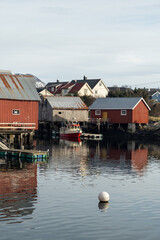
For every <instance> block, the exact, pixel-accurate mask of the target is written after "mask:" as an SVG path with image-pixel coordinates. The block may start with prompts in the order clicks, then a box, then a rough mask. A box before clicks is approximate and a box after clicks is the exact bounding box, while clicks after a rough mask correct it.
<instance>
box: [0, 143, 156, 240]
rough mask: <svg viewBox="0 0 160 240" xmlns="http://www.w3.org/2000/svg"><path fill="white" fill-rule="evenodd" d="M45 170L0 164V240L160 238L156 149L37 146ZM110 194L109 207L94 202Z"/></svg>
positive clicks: (116, 145)
mask: <svg viewBox="0 0 160 240" xmlns="http://www.w3.org/2000/svg"><path fill="white" fill-rule="evenodd" d="M35 145H36V148H37V149H40V150H44V151H46V150H47V149H49V153H50V156H49V159H48V161H47V162H43V163H29V162H21V163H20V162H19V161H15V160H14V161H6V160H0V183H1V184H0V236H1V237H0V239H1V240H13V239H17V240H19V239H23V240H25V239H34V240H43V239H47V240H53V239H56V240H62V239H63V240H72V239H73V240H75V239H76V240H81V239H86V240H88V239H93V240H94V239H95V240H97V239H98V240H101V239H112V240H114V239H116V240H117V239H119V240H125V239H127V240H128V239H130V240H131V239H141V240H142V239H145V240H151V239H152V240H156V239H157V240H158V239H159V236H160V228H159V224H160V190H159V182H160V148H159V145H158V144H149V143H140V142H134V141H130V142H125V141H124V142H104V141H92V140H90V141H86V140H84V141H82V142H81V141H79V142H76V141H68V140H64V139H54V140H53V139H52V140H50V141H49V140H48V141H47V140H39V141H37V142H36V143H35ZM102 191H107V192H108V193H109V195H110V200H109V202H108V203H99V200H98V195H99V193H100V192H102Z"/></svg>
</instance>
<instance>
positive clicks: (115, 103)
mask: <svg viewBox="0 0 160 240" xmlns="http://www.w3.org/2000/svg"><path fill="white" fill-rule="evenodd" d="M141 100H142V101H143V102H144V104H145V105H146V107H147V108H148V109H149V110H150V107H149V106H148V105H147V103H146V102H145V100H144V99H143V98H141V97H129V98H123V97H122V98H97V99H96V100H95V101H94V103H93V104H92V105H91V106H90V108H89V109H90V110H94V109H134V108H135V107H136V105H137V104H138V103H139V102H140V101H141Z"/></svg>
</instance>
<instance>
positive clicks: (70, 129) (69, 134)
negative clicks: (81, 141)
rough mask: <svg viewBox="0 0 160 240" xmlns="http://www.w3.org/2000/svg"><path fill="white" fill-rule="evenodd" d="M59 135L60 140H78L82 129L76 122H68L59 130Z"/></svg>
mask: <svg viewBox="0 0 160 240" xmlns="http://www.w3.org/2000/svg"><path fill="white" fill-rule="evenodd" d="M59 134H60V137H61V138H69V139H75V138H80V136H81V134H82V129H81V128H80V125H79V123H78V122H69V123H67V124H64V126H62V127H61V128H60V133H59Z"/></svg>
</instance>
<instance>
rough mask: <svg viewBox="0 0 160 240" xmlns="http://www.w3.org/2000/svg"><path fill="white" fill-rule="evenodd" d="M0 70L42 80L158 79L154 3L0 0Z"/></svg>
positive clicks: (158, 25) (159, 19) (159, 17)
mask: <svg viewBox="0 0 160 240" xmlns="http://www.w3.org/2000/svg"><path fill="white" fill-rule="evenodd" d="M0 8H1V9H3V11H1V15H0V27H1V38H0V52H1V55H0V63H1V64H0V66H1V68H3V69H11V70H12V72H22V73H26V72H27V73H31V74H35V75H37V76H38V77H39V78H42V80H43V81H44V82H48V81H50V80H52V81H54V80H56V79H57V78H60V79H61V80H66V79H67V80H70V79H74V78H80V77H82V76H83V75H84V74H86V75H87V76H88V78H90V77H93V78H96V77H101V78H102V79H103V80H104V81H105V83H106V85H110V84H113V85H114V84H116V85H121V84H122V82H123V85H124V84H126V85H129V84H132V82H133V77H135V78H136V79H137V80H135V83H136V81H138V82H140V81H141V82H144V83H145V82H147V81H148V80H149V79H150V78H151V79H153V81H154V79H155V80H156V81H157V79H158V77H157V76H158V74H159V65H160V53H159V39H160V2H159V0H152V1H146V0H134V1H132V0H112V1H110V0H99V1H97V0H81V1H79V0H67V1H66V0H54V1H53V0H46V1H42V0H28V1H24V0H6V1H2V0H0Z"/></svg>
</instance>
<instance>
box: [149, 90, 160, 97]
mask: <svg viewBox="0 0 160 240" xmlns="http://www.w3.org/2000/svg"><path fill="white" fill-rule="evenodd" d="M157 93H158V95H160V92H159V91H156V92H154V93H152V95H151V96H152V97H153V96H154V95H156V94H157Z"/></svg>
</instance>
